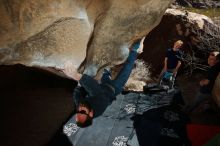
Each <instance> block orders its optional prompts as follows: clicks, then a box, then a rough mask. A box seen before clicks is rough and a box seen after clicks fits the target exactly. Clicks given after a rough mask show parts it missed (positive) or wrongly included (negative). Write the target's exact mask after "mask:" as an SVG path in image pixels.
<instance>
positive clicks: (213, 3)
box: [175, 0, 220, 8]
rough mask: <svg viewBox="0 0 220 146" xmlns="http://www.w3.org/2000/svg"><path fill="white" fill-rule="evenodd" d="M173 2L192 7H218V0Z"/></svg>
mask: <svg viewBox="0 0 220 146" xmlns="http://www.w3.org/2000/svg"><path fill="white" fill-rule="evenodd" d="M175 4H178V5H180V6H184V7H194V8H220V1H219V0H176V1H175Z"/></svg>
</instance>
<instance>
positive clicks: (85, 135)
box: [63, 91, 175, 146]
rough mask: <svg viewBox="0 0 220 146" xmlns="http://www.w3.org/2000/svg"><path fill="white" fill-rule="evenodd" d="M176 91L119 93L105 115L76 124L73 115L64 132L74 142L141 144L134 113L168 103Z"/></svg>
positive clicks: (119, 145)
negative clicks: (85, 125) (83, 124)
mask: <svg viewBox="0 0 220 146" xmlns="http://www.w3.org/2000/svg"><path fill="white" fill-rule="evenodd" d="M174 94H175V91H174V92H172V93H169V94H167V93H166V92H160V93H158V94H154V95H147V94H143V93H129V94H126V95H118V96H117V98H116V100H115V101H113V102H112V104H111V105H110V106H108V108H107V109H106V111H105V112H104V113H103V115H102V116H99V117H97V118H95V119H94V120H93V124H92V125H91V126H89V127H86V128H79V127H77V125H76V124H75V118H74V116H73V117H71V118H70V119H69V121H68V122H67V123H66V124H65V125H64V126H63V133H64V134H65V135H66V136H67V137H68V139H69V140H70V142H71V143H72V144H73V146H126V145H130V146H139V144H138V140H137V136H136V133H135V130H134V127H133V121H132V120H131V117H133V116H134V115H135V114H142V113H143V112H146V111H148V110H150V109H154V108H159V107H163V106H167V105H169V104H170V103H171V101H172V98H173V96H174Z"/></svg>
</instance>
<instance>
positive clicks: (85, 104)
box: [76, 100, 93, 128]
mask: <svg viewBox="0 0 220 146" xmlns="http://www.w3.org/2000/svg"><path fill="white" fill-rule="evenodd" d="M80 104H82V105H84V106H86V107H87V108H88V109H89V111H91V110H92V107H91V105H90V103H89V102H88V101H87V100H80ZM92 119H93V118H91V117H89V116H88V115H87V118H86V121H85V122H83V123H81V122H79V121H78V122H76V125H77V126H78V127H81V128H84V127H88V126H90V125H92Z"/></svg>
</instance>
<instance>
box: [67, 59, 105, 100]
mask: <svg viewBox="0 0 220 146" xmlns="http://www.w3.org/2000/svg"><path fill="white" fill-rule="evenodd" d="M64 73H65V74H66V75H67V76H69V77H70V78H71V79H72V78H73V79H74V80H76V81H78V82H79V83H80V86H82V87H83V88H84V89H85V90H86V92H88V94H89V95H91V96H96V95H98V94H99V93H100V91H101V87H100V85H99V83H98V82H97V81H96V80H95V79H93V78H92V77H90V76H88V75H86V74H83V75H82V74H80V73H78V71H77V69H76V67H75V66H74V65H73V64H72V63H70V62H67V63H66V64H65V68H64ZM78 91H79V92H78ZM78 91H77V97H78V95H79V94H80V90H78Z"/></svg>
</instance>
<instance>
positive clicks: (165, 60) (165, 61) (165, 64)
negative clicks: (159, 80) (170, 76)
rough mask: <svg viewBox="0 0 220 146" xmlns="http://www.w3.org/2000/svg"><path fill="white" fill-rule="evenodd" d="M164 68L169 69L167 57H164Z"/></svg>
mask: <svg viewBox="0 0 220 146" xmlns="http://www.w3.org/2000/svg"><path fill="white" fill-rule="evenodd" d="M163 70H164V71H166V70H167V58H165V59H164V67H163Z"/></svg>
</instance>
